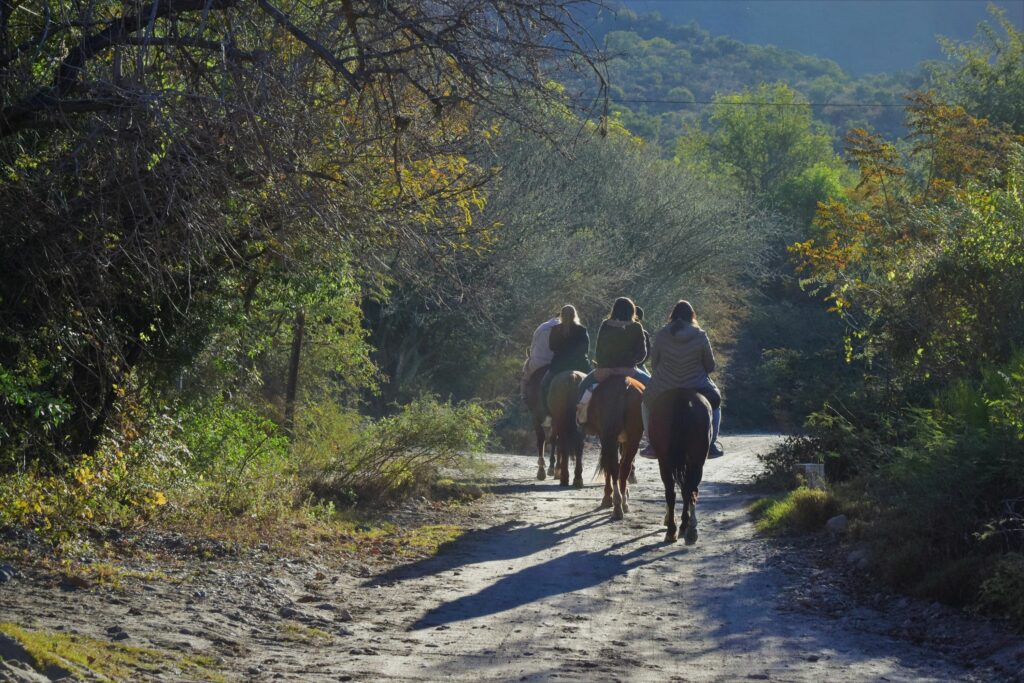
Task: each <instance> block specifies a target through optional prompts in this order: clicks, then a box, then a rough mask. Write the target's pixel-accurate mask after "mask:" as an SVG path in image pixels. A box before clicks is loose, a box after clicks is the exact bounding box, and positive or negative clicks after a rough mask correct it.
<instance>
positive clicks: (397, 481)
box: [300, 396, 496, 504]
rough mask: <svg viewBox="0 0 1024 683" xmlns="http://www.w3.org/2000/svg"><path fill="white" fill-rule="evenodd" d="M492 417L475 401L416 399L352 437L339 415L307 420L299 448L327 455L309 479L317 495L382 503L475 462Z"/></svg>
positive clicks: (342, 500)
mask: <svg viewBox="0 0 1024 683" xmlns="http://www.w3.org/2000/svg"><path fill="white" fill-rule="evenodd" d="M495 417H496V413H495V412H494V411H492V410H488V409H486V408H484V407H483V406H482V405H480V404H479V403H460V404H452V403H449V402H441V401H439V400H437V399H436V398H435V397H432V396H424V397H421V398H419V399H417V400H415V401H413V402H412V403H410V404H408V405H406V406H403V407H402V408H401V410H400V411H399V412H398V413H396V414H394V415H391V416H389V417H384V418H381V419H380V420H377V421H375V422H372V423H369V424H367V425H366V426H365V427H364V428H363V429H362V430H361V431H360V432H358V433H357V434H356V435H355V437H354V438H352V436H351V432H348V431H347V428H348V427H349V426H350V425H351V422H350V421H349V418H347V417H346V416H345V415H344V414H338V413H335V414H334V416H333V419H332V420H330V421H329V422H323V423H319V424H317V425H312V424H307V425H306V427H305V431H304V433H303V435H302V436H301V437H300V439H301V440H300V444H303V445H301V446H300V449H301V450H300V452H306V453H309V452H311V451H312V452H316V451H319V452H320V453H321V455H320V456H318V457H320V458H323V457H324V456H325V455H326V456H327V457H328V458H329V460H328V462H327V464H326V467H325V470H324V472H323V473H321V474H320V476H318V477H317V478H316V479H315V480H314V481H313V482H312V483H311V485H310V486H311V488H312V490H313V492H314V493H315V494H316V496H317V497H319V498H323V499H334V500H339V502H342V503H351V502H352V501H353V500H355V499H358V500H360V501H365V502H368V503H371V504H372V503H381V502H384V501H386V500H387V499H389V498H393V497H395V496H399V495H403V494H409V493H412V492H414V491H417V490H426V489H428V488H429V487H430V486H431V485H432V484H433V483H435V482H436V481H437V479H438V478H439V477H440V475H441V474H442V473H443V472H445V471H450V470H456V471H459V470H466V469H467V468H472V467H473V466H474V462H475V461H474V458H473V454H474V453H476V452H479V451H482V450H483V449H484V447H485V446H486V443H487V440H488V438H489V436H490V431H491V424H492V423H493V421H494V419H495Z"/></svg>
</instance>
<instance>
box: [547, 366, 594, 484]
mask: <svg viewBox="0 0 1024 683" xmlns="http://www.w3.org/2000/svg"><path fill="white" fill-rule="evenodd" d="M585 376H586V375H584V374H583V373H582V372H573V371H571V370H568V371H566V372H560V373H558V374H557V375H555V376H554V377H553V378H552V380H551V387H550V388H549V389H548V409H549V410H550V412H551V440H552V441H554V442H555V455H556V463H555V472H556V474H557V476H558V479H559V483H560V484H561V485H562V486H568V485H569V455H570V454H571V455H572V456H573V457H575V458H576V474H575V476H574V477H573V480H572V485H573V486H575V487H576V488H578V489H581V488H583V433H582V432H581V431H580V429H579V427H577V426H576V402H577V400H578V399H579V395H580V382H582V381H583V378H584V377H585Z"/></svg>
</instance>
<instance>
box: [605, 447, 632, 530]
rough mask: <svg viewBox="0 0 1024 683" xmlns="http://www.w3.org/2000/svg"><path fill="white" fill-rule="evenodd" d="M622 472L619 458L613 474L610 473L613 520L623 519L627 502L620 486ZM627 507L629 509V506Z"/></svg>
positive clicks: (612, 470)
mask: <svg viewBox="0 0 1024 683" xmlns="http://www.w3.org/2000/svg"><path fill="white" fill-rule="evenodd" d="M621 471H622V468H621V467H620V465H619V462H618V458H616V459H615V464H613V465H612V468H611V472H609V473H608V483H609V484H611V488H612V519H622V513H623V512H624V511H625V510H624V508H623V506H624V505H625V503H626V501H625V499H624V498H623V496H622V488H621V487H620V486H619V473H620V472H621ZM625 507H626V508H628V506H625Z"/></svg>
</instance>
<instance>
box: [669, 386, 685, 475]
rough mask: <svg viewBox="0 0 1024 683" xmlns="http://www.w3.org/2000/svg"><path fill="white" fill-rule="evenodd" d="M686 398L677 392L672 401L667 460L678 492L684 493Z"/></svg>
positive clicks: (683, 394)
mask: <svg viewBox="0 0 1024 683" xmlns="http://www.w3.org/2000/svg"><path fill="white" fill-rule="evenodd" d="M687 403H688V401H687V396H686V394H685V393H682V392H679V393H678V394H677V395H676V396H675V397H673V401H672V413H671V415H672V421H671V427H670V431H669V438H668V458H669V463H670V465H671V467H672V478H673V479H674V480H675V482H676V485H677V486H678V487H679V490H680V491H685V490H686V488H685V487H684V486H683V482H684V481H685V480H686V460H687V458H686V428H687V424H686V422H687V417H688V415H687V407H688V406H687Z"/></svg>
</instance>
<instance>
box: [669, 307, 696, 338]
mask: <svg viewBox="0 0 1024 683" xmlns="http://www.w3.org/2000/svg"><path fill="white" fill-rule="evenodd" d="M668 321H669V322H670V323H671V324H672V330H673V331H675V330H678V329H679V328H681V327H682V326H683V325H685V324H686V323H693V324H694V325H696V324H697V313H696V311H694V310H693V304H691V303H690V302H689V301H685V300H682V299H680V300H679V303H677V304H676V305H675V306H673V307H672V313H671V315H669V316H668Z"/></svg>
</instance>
